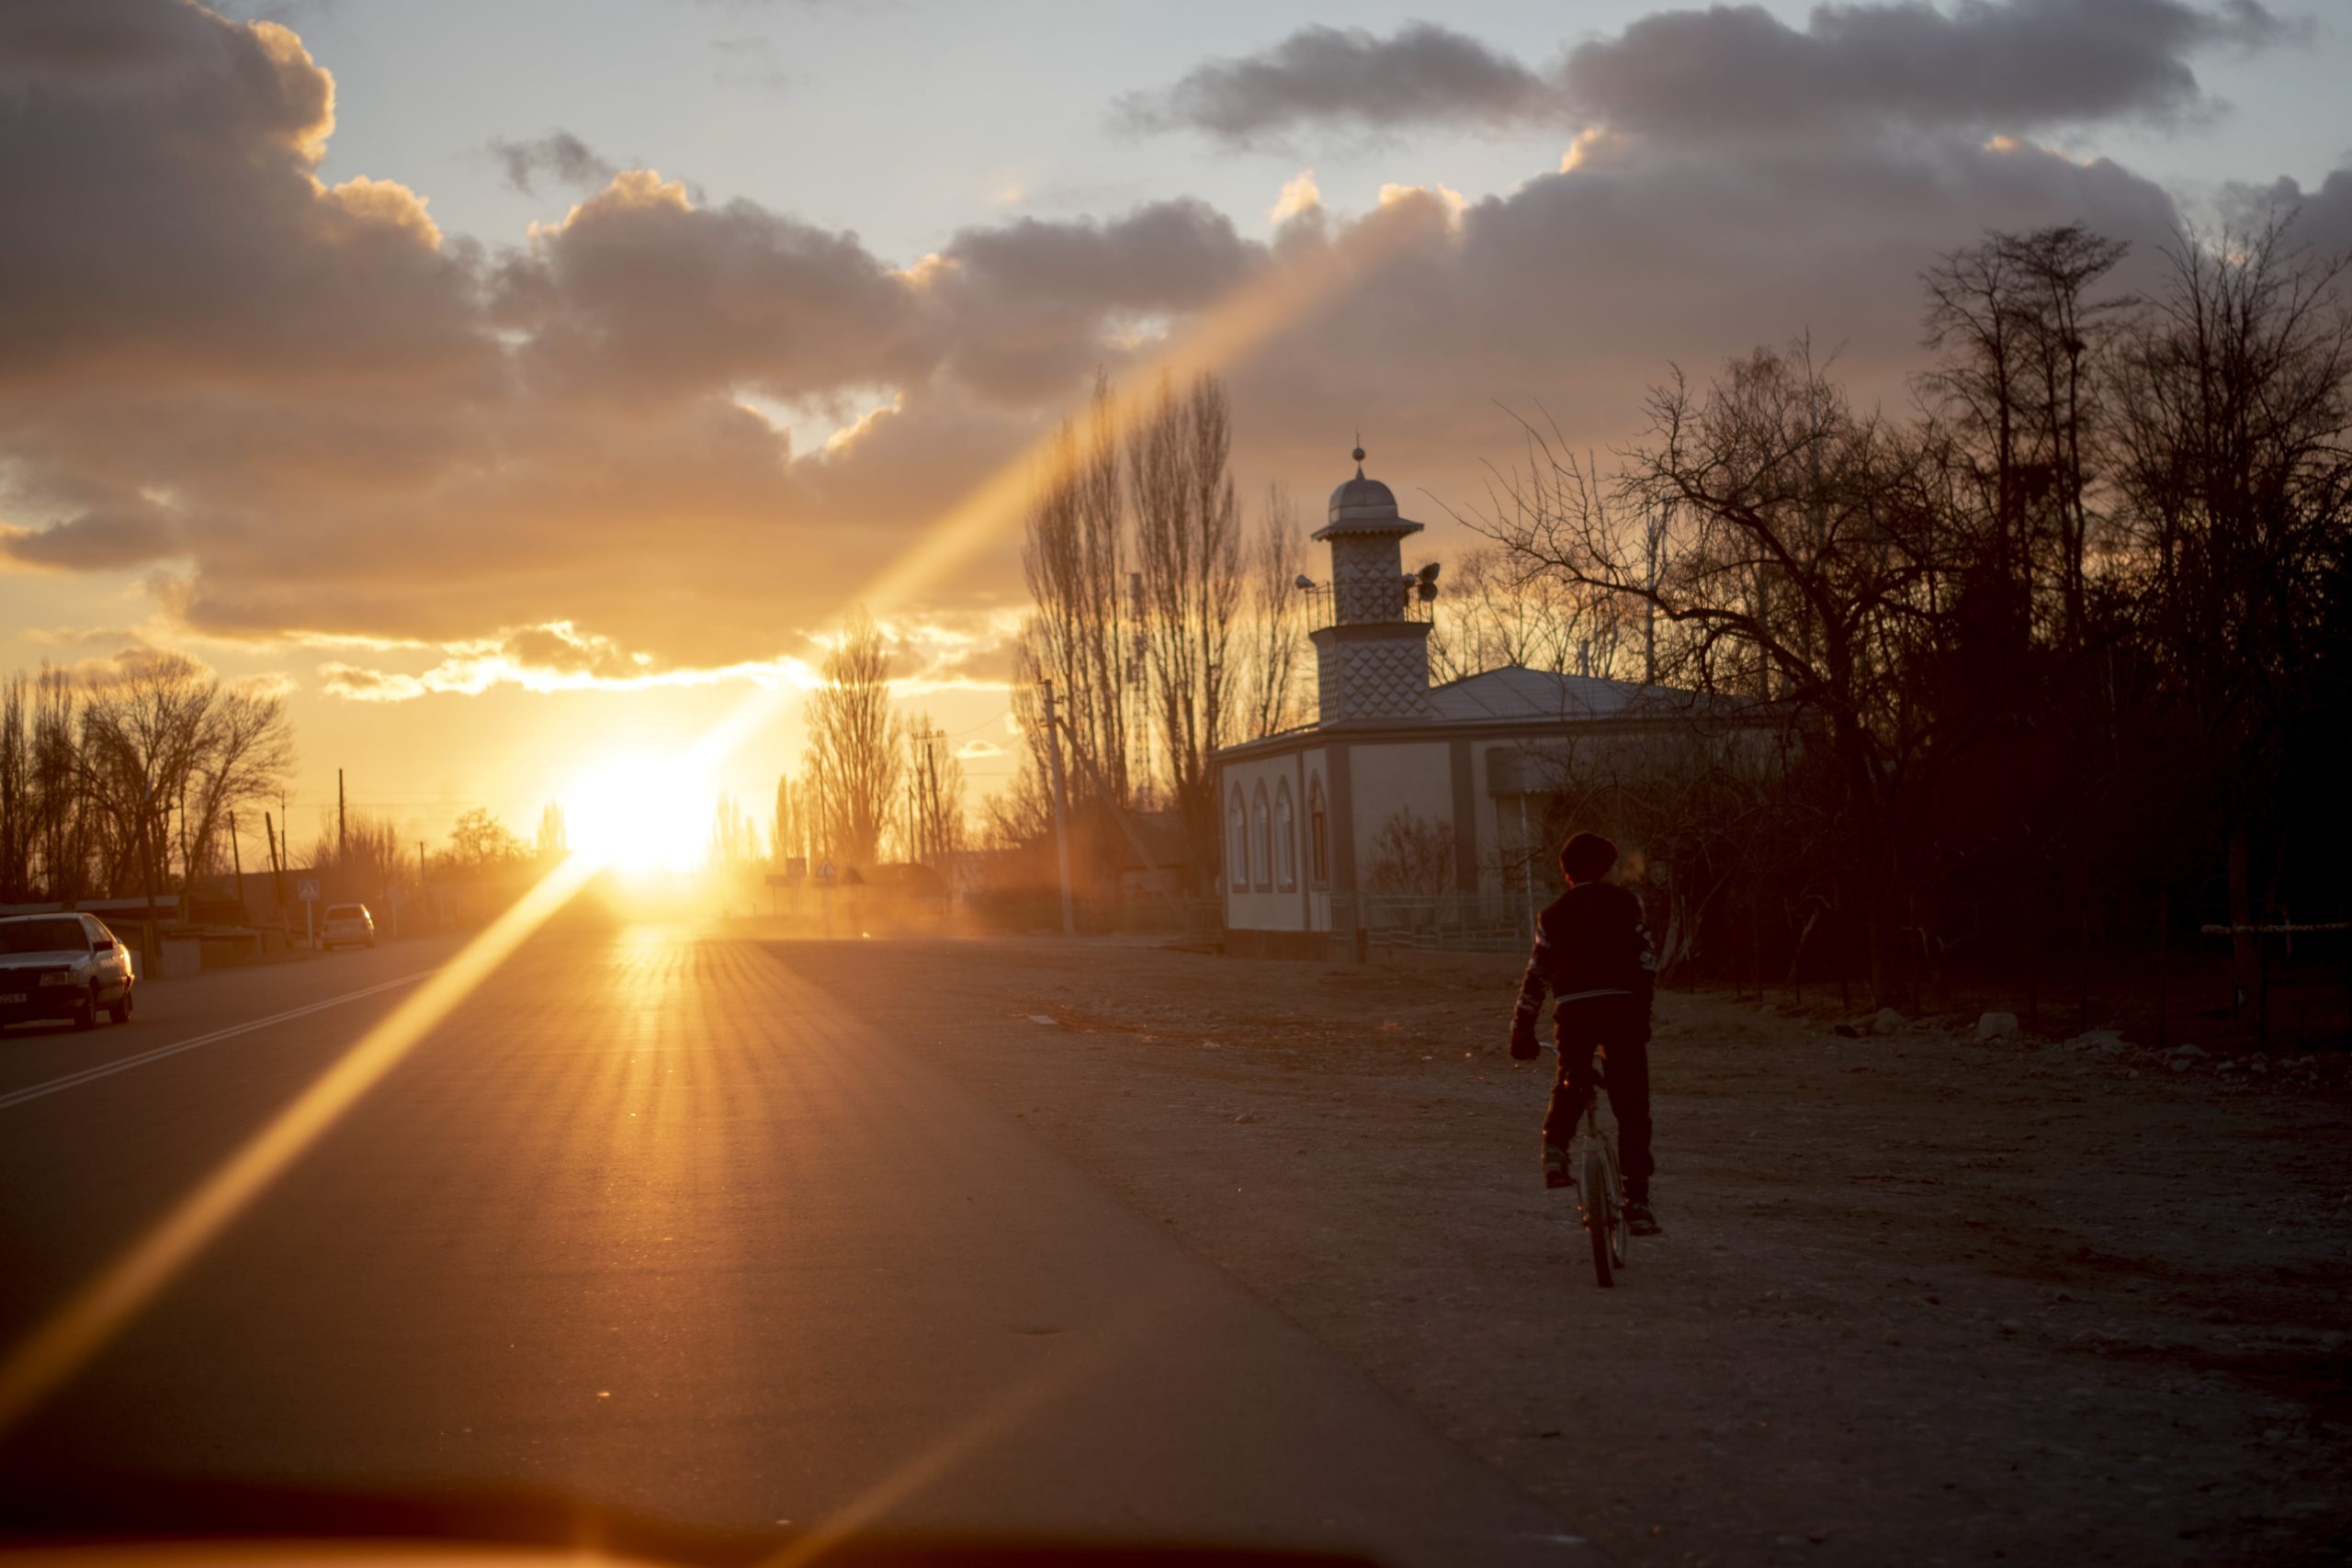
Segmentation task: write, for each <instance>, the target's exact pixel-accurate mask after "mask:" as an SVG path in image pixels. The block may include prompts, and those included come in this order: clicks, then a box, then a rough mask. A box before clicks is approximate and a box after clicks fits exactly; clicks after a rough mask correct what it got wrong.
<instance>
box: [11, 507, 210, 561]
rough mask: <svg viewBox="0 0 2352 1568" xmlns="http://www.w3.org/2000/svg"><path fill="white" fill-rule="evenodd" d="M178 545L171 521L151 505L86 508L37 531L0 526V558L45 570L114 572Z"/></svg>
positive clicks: (149, 559) (157, 556)
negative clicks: (79, 513) (103, 510)
mask: <svg viewBox="0 0 2352 1568" xmlns="http://www.w3.org/2000/svg"><path fill="white" fill-rule="evenodd" d="M177 548H178V536H177V534H176V532H175V530H174V528H173V527H172V525H171V523H170V521H169V520H168V519H167V518H164V517H163V516H160V515H158V514H157V513H156V511H155V509H153V508H139V509H126V510H121V511H107V512H85V513H82V514H81V515H80V516H78V517H73V518H69V519H67V520H66V521H64V522H62V523H55V524H51V525H50V526H49V527H46V528H40V529H29V528H19V527H16V526H14V525H9V524H0V558H6V559H8V560H11V561H14V562H16V563H17V564H18V565H20V566H27V567H35V568H42V569H46V570H62V571H107V570H119V569H122V568H126V567H134V566H140V565H142V564H144V563H146V562H148V561H151V560H154V559H156V558H160V557H164V556H168V555H171V554H172V553H174V551H175V550H176V549H177Z"/></svg>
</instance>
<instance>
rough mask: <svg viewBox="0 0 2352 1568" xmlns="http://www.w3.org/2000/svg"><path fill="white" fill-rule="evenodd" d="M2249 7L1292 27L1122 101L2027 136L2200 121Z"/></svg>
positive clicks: (1236, 137)
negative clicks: (1586, 29)
mask: <svg viewBox="0 0 2352 1568" xmlns="http://www.w3.org/2000/svg"><path fill="white" fill-rule="evenodd" d="M2298 30H2299V29H2297V28H2295V27H2294V26H2292V25H2290V24H2289V23H2287V22H2285V21H2282V20H2281V19H2280V18H2279V17H2277V16H2276V15H2274V14H2273V13H2272V12H2271V11H2269V10H2268V9H2267V7H2265V6H2263V5H2261V4H2260V3H2259V0H2221V3H2220V4H2219V5H2218V6H2206V5H2198V4H2191V3H2190V0H1960V4H1959V5H1958V6H1955V7H1953V8H1951V9H1950V10H1939V9H1938V8H1937V7H1936V6H1932V5H1928V4H1926V3H1924V0H1898V3H1894V4H1876V5H1871V4H1860V5H1851V4H1839V5H1821V6H1815V8H1814V10H1813V13H1812V15H1811V16H1810V17H1808V18H1807V20H1806V23H1805V26H1804V27H1803V28H1793V27H1791V26H1789V25H1788V24H1787V23H1785V22H1783V21H1781V19H1780V18H1779V17H1775V16H1774V15H1773V14H1772V13H1771V12H1770V11H1767V10H1766V9H1764V8H1763V7H1762V6H1755V5H1747V6H1709V7H1707V8H1706V9H1704V10H1699V9H1680V10H1665V11H1657V12H1654V13H1652V14H1651V15H1649V16H1646V17H1641V18H1639V19H1638V20H1636V21H1634V23H1632V24H1631V25H1630V26H1628V27H1627V28H1625V29H1624V31H1623V32H1622V33H1620V34H1618V35H1617V36H1616V37H1614V38H1600V39H1587V40H1586V41H1584V42H1581V43H1578V44H1577V45H1576V46H1575V47H1574V48H1572V49H1570V50H1568V51H1566V54H1565V55H1564V56H1563V57H1562V58H1561V59H1560V61H1559V62H1556V63H1555V64H1552V65H1548V66H1545V67H1543V68H1540V69H1539V68H1537V67H1533V66H1530V65H1527V64H1525V63H1523V62H1520V61H1516V60H1513V59H1511V58H1510V57H1509V56H1508V55H1505V54H1502V53H1499V52H1498V51H1494V50H1492V49H1489V48H1488V47H1487V46H1486V45H1485V44H1482V43H1480V42H1478V41H1477V40H1476V39H1470V38H1467V37H1464V35H1462V34H1460V33H1456V32H1453V31H1450V30H1448V29H1447V28H1441V27H1436V26H1433V25H1431V24H1430V23H1426V22H1413V23H1408V24H1407V25H1406V26H1405V27H1403V28H1399V29H1398V30H1397V33H1396V34H1395V35H1394V36H1393V37H1390V38H1386V39H1382V38H1379V37H1376V36H1374V34H1371V33H1368V32H1365V31H1363V30H1361V29H1350V30H1345V31H1342V30H1340V29H1337V28H1328V27H1307V28H1300V29H1299V30H1298V31H1297V32H1295V33H1293V34H1291V36H1290V37H1288V38H1286V39H1283V40H1282V41H1281V42H1280V43H1277V44H1275V45H1274V46H1273V47H1272V48H1271V49H1268V50H1266V51H1262V52H1261V53H1258V54H1253V55H1247V56H1242V57H1239V58H1237V59H1227V60H1214V61H1210V62H1207V63H1205V64H1203V65H1200V66H1197V67H1195V68H1194V69H1193V70H1192V71H1191V72H1189V73H1186V74H1185V75H1183V76H1182V77H1181V78H1179V79H1178V80H1177V81H1176V83H1175V84H1174V85H1171V86H1169V87H1166V88H1162V89H1159V90H1157V91H1152V92H1144V93H1133V94H1129V95H1127V96H1125V97H1123V98H1121V99H1120V100H1119V101H1118V104H1117V107H1116V109H1115V111H1114V118H1115V119H1116V121H1117V122H1118V123H1119V124H1121V125H1123V126H1125V128H1127V129H1129V130H1138V131H1161V130H1196V131H1200V132H1203V133H1204V134H1206V135H1209V136H1211V137H1214V138H1216V140H1218V141H1223V142H1226V143H1227V144H1229V145H1234V146H1250V145H1256V144H1261V143H1264V142H1267V141H1273V140H1279V139H1281V138H1282V137H1283V136H1286V135H1288V134H1291V133H1295V132H1298V131H1304V130H1318V131H1324V132H1329V133H1334V134H1339V135H1343V136H1345V135H1351V134H1352V135H1361V134H1364V133H1390V132H1397V131H1402V130H1413V129H1423V128H1429V127H1464V128H1487V129H1493V128H1498V127H1510V126H1519V125H1525V124H1528V123H1531V122H1535V123H1552V124H1558V125H1561V126H1564V127H1568V126H1574V127H1585V126H1590V125H1595V124H1605V125H1608V126H1611V127H1612V128H1614V129H1617V130H1624V131H1633V132H1637V133H1640V134H1643V135H1650V136H1657V137H1664V138H1674V139H1686V140H1690V139H1710V140H1718V141H1720V140H1723V139H1726V138H1732V137H1739V136H1754V135H1758V134H1761V135H1770V136H1773V137H1787V136H1791V135H1812V134H1818V133H1823V132H1837V133H1848V132H1854V131H1866V130H1871V129H1874V128H1888V127H1908V128H1912V129H1915V130H1916V129H1933V130H1955V129H1966V130H2009V131H2013V132H2030V131H2036V130H2047V129H2050V128H2053V127H2058V126H2068V125H2080V124H2087V123H2091V122H2094V121H2101V120H2110V119H2137V120H2143V121H2150V122H2154V123H2156V124H2161V125H2178V124H2181V123H2184V122H2186V121H2189V120H2193V119H2195V118H2199V116H2202V115H2204V114H2207V113H2209V112H2211V110H2212V108H2213V107H2214V106H2213V105H2212V103H2211V100H2209V99H2208V98H2207V97H2206V96H2205V94H2204V92H2203V89H2202V88H2201V87H2200V86H2199V85H2198V81H2197V77H2196V74H2195V73H2194V72H2193V71H2192V70H2191V69H2190V65H2189V61H2190V58H2191V57H2192V56H2194V55H2196V54H2198V53H2199V52H2203V51H2213V50H2222V49H2236V50H2247V49H2256V48H2261V47H2264V46H2267V45H2270V44H2275V43H2278V42H2279V41H2280V40H2281V39H2286V38H2289V37H2290V36H2293V35H2294V34H2295V33H2296V32H2297V31H2298Z"/></svg>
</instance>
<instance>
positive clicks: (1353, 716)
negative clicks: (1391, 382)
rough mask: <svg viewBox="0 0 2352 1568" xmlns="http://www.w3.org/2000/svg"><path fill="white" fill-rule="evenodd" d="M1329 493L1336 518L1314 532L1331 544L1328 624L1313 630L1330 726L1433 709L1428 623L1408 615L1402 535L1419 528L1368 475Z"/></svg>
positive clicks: (1359, 472) (1359, 467)
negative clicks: (1404, 515) (1398, 512)
mask: <svg viewBox="0 0 2352 1568" xmlns="http://www.w3.org/2000/svg"><path fill="white" fill-rule="evenodd" d="M1355 459H1356V477H1355V478H1353V479H1350V480H1348V481H1347V482H1346V483H1345V484H1343V485H1341V486H1340V488H1339V489H1337V490H1335V491H1332V492H1331V520H1330V521H1329V523H1326V524H1325V525H1323V526H1322V527H1320V528H1317V530H1316V531H1315V537H1316V538H1317V539H1328V540H1329V541H1330V545H1331V624H1330V625H1329V626H1324V627H1321V628H1319V629H1318V630H1317V631H1315V632H1314V633H1313V634H1311V635H1312V637H1313V639H1314V642H1315V670H1316V676H1317V685H1318V687H1319V689H1320V703H1319V709H1320V712H1319V718H1320V720H1321V722H1322V723H1323V724H1325V725H1333V724H1346V723H1349V722H1351V721H1374V722H1379V721H1387V720H1395V719H1413V718H1427V717H1428V716H1430V696H1429V694H1430V648H1429V642H1430V628H1429V623H1427V622H1426V621H1414V620H1408V619H1407V618H1406V614H1405V607H1406V604H1407V597H1406V595H1407V589H1406V586H1405V570H1404V554H1403V540H1404V538H1405V536H1406V535H1408V534H1418V533H1419V532H1420V531H1421V525H1419V523H1414V522H1411V521H1409V520H1408V519H1406V518H1403V517H1400V516H1398V515H1397V498H1396V496H1394V495H1393V494H1391V493H1390V492H1389V489H1388V487H1387V486H1386V485H1385V484H1382V483H1381V482H1380V481H1379V480H1378V479H1366V478H1364V475H1363V447H1361V446H1359V447H1357V448H1356V449H1355Z"/></svg>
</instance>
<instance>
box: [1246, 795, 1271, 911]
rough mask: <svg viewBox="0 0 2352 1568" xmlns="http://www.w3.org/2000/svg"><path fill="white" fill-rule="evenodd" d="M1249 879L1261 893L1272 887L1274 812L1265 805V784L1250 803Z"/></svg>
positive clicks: (1268, 891)
mask: <svg viewBox="0 0 2352 1568" xmlns="http://www.w3.org/2000/svg"><path fill="white" fill-rule="evenodd" d="M1250 883H1251V885H1252V886H1255V887H1256V888H1257V889H1258V891H1259V892H1261V893H1271V892H1272V891H1273V887H1274V814H1273V812H1272V810H1271V809H1269V808H1268V807H1267V805H1266V786H1265V785H1264V784H1260V785H1259V786H1258V795H1257V798H1255V799H1254V800H1252V801H1250Z"/></svg>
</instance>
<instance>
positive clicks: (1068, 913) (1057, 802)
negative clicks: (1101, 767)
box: [1043, 681, 1078, 936]
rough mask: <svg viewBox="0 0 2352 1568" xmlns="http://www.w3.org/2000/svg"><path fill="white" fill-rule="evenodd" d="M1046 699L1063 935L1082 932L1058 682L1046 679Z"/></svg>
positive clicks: (1048, 756)
mask: <svg viewBox="0 0 2352 1568" xmlns="http://www.w3.org/2000/svg"><path fill="white" fill-rule="evenodd" d="M1043 685H1044V688H1045V701H1046V758H1047V760H1048V761H1050V762H1051V763H1052V767H1053V779H1052V784H1053V790H1054V854H1055V857H1056V859H1057V860H1058V861H1059V863H1060V865H1061V874H1062V875H1061V885H1062V935H1064V936H1076V935H1077V934H1078V912H1077V910H1076V909H1075V908H1072V907H1071V904H1070V897H1069V803H1068V801H1067V799H1066V797H1065V792H1064V790H1063V787H1062V736H1061V728H1060V721H1059V720H1058V719H1057V718H1056V717H1055V716H1054V683H1053V682H1051V681H1046V682H1043Z"/></svg>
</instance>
